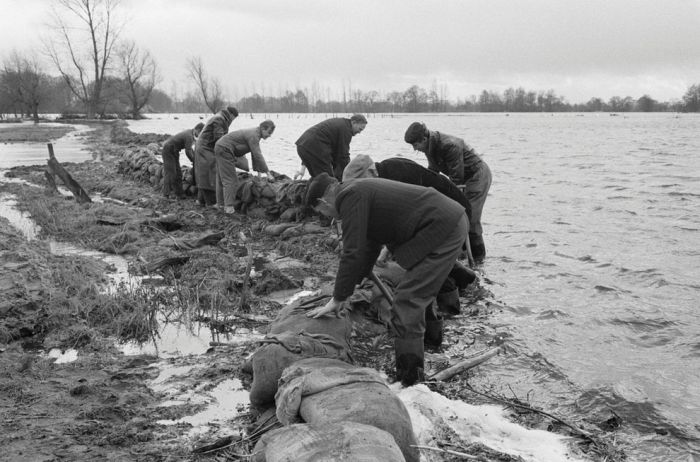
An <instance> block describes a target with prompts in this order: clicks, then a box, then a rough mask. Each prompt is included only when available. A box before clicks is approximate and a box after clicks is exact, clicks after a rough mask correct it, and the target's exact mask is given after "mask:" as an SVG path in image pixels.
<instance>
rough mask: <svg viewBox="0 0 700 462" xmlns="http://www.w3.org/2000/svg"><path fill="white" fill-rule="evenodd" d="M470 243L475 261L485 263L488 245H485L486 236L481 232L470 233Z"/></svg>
mask: <svg viewBox="0 0 700 462" xmlns="http://www.w3.org/2000/svg"><path fill="white" fill-rule="evenodd" d="M469 245H470V247H471V251H472V257H474V262H475V263H483V262H484V259H485V258H486V246H484V238H483V237H482V236H481V234H472V233H469Z"/></svg>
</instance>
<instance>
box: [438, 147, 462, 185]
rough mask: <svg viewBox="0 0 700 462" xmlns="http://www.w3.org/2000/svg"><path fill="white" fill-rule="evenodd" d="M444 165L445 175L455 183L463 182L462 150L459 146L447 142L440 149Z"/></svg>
mask: <svg viewBox="0 0 700 462" xmlns="http://www.w3.org/2000/svg"><path fill="white" fill-rule="evenodd" d="M442 156H443V159H444V160H445V165H447V170H448V173H447V176H448V177H450V180H452V181H453V182H454V183H455V184H464V152H463V150H462V148H461V146H459V145H456V144H452V143H450V144H448V145H446V146H444V149H443V151H442Z"/></svg>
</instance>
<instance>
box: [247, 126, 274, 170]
mask: <svg viewBox="0 0 700 462" xmlns="http://www.w3.org/2000/svg"><path fill="white" fill-rule="evenodd" d="M248 147H249V148H250V157H251V158H252V159H253V170H255V171H256V172H261V173H268V172H269V171H270V170H269V169H268V168H267V162H265V158H264V157H263V155H262V151H261V150H260V140H259V139H258V137H257V136H255V135H254V136H251V137H250V138H249V139H248Z"/></svg>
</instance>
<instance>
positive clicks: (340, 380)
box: [275, 358, 420, 462]
mask: <svg viewBox="0 0 700 462" xmlns="http://www.w3.org/2000/svg"><path fill="white" fill-rule="evenodd" d="M275 403H276V414H277V418H278V420H279V421H280V422H281V423H283V424H287V425H289V424H292V423H295V422H297V421H299V420H301V421H303V422H306V423H308V424H311V425H313V426H317V427H322V426H328V425H331V424H336V423H340V422H355V423H360V424H364V425H370V426H373V427H376V428H378V429H380V430H383V431H386V432H387V433H389V434H390V435H392V437H393V438H394V441H395V442H396V444H397V445H398V446H399V448H400V449H401V452H402V454H403V456H404V458H405V460H406V461H408V462H417V461H418V460H419V459H420V454H419V452H418V450H417V449H416V448H415V447H414V446H415V445H416V444H417V443H416V437H415V434H414V433H413V426H412V424H411V418H410V416H409V414H408V411H407V410H406V407H405V406H404V404H403V402H402V401H401V400H400V399H399V398H398V397H397V396H396V395H395V394H394V393H393V392H392V391H391V389H390V388H389V385H388V384H387V382H386V381H385V380H384V379H383V378H382V377H381V376H380V375H379V373H378V372H377V371H375V370H374V369H369V368H361V367H356V366H353V365H350V364H347V363H345V362H343V361H338V360H334V359H327V358H309V359H303V360H300V361H297V362H295V363H294V364H292V365H291V366H289V367H288V368H287V369H285V370H284V372H283V374H282V377H281V378H280V382H279V389H278V391H277V394H276V396H275ZM373 460H378V459H373Z"/></svg>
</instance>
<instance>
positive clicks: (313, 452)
mask: <svg viewBox="0 0 700 462" xmlns="http://www.w3.org/2000/svg"><path fill="white" fill-rule="evenodd" d="M251 460H252V461H253V462H302V461H317V462H324V461H328V462H331V461H348V462H376V461H382V462H401V461H405V460H406V459H405V458H404V457H403V455H402V453H401V450H400V449H399V447H398V445H397V444H396V442H395V441H394V438H393V437H392V436H391V435H390V434H389V433H387V432H385V431H382V430H379V429H377V428H376V427H372V426H369V425H363V424H360V423H356V422H338V423H334V424H330V425H309V424H294V425H290V426H287V427H282V428H278V429H275V430H272V431H270V432H268V433H266V434H265V435H263V436H262V437H261V438H260V440H259V441H258V443H257V444H256V445H255V448H253V454H252V458H251Z"/></svg>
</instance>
